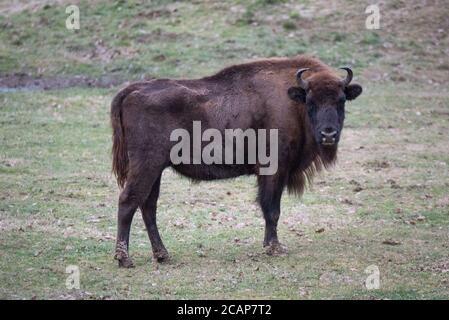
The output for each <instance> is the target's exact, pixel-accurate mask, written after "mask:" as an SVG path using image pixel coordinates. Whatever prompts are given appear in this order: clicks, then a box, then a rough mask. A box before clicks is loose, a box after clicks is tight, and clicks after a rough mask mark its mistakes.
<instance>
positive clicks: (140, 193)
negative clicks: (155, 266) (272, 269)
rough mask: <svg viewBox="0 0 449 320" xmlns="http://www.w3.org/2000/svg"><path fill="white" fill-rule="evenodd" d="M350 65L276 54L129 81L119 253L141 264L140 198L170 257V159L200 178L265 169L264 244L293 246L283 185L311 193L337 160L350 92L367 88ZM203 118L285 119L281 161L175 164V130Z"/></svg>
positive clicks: (121, 112) (122, 108) (219, 123)
mask: <svg viewBox="0 0 449 320" xmlns="http://www.w3.org/2000/svg"><path fill="white" fill-rule="evenodd" d="M301 69H302V70H301ZM298 70H299V72H298ZM345 70H346V71H347V73H348V75H347V77H346V78H345V79H341V78H340V77H339V76H337V75H336V74H335V73H334V71H333V70H332V69H331V68H330V67H328V66H327V65H325V64H324V63H322V62H321V61H319V60H318V59H315V58H311V57H307V56H297V57H294V58H272V59H265V60H259V61H254V62H250V63H246V64H241V65H234V66H231V67H228V68H226V69H223V70H222V71H220V72H218V73H217V74H215V75H213V76H210V77H205V78H201V79H196V80H170V79H157V80H152V81H145V82H137V83H133V84H131V85H129V86H128V87H126V88H124V89H123V90H121V91H120V92H119V93H118V94H117V95H116V96H115V98H114V99H113V101H112V104H111V124H112V129H113V136H112V138H113V147H112V153H113V163H112V167H113V172H114V173H115V175H116V176H117V182H118V184H119V186H120V187H121V188H123V190H122V192H121V194H120V197H119V208H118V228H117V246H116V254H115V258H116V259H117V260H118V262H119V266H121V267H132V266H133V263H132V261H131V259H130V258H129V254H128V251H129V250H128V249H129V248H128V247H129V234H130V227H131V221H132V219H133V216H134V214H135V212H136V210H137V208H140V210H141V211H142V217H143V220H144V222H145V226H146V228H147V231H148V236H149V238H150V242H151V245H152V250H153V256H154V258H155V259H156V260H157V261H164V260H166V259H167V258H168V252H167V250H166V248H165V246H164V244H163V242H162V240H161V237H160V235H159V231H158V228H157V225H156V208H157V199H158V197H159V188H160V182H161V174H162V171H163V170H164V169H165V168H167V167H171V168H173V169H174V170H175V171H177V172H179V173H180V174H182V175H184V176H186V177H189V178H190V179H193V180H195V181H198V180H214V179H225V178H232V177H237V176H241V175H253V174H254V175H257V183H258V196H257V199H258V202H259V204H260V206H261V208H262V212H263V216H264V219H265V237H264V246H265V247H267V253H269V254H275V253H279V252H283V247H282V246H281V245H280V243H279V241H278V236H277V224H278V220H279V216H280V203H281V196H282V193H283V191H284V189H285V187H288V190H289V191H290V192H294V193H297V194H298V195H300V194H302V192H303V191H304V188H305V186H306V185H307V183H310V182H311V180H312V178H313V176H314V174H315V172H317V171H320V170H321V169H322V168H323V167H325V168H327V167H329V166H331V165H332V164H333V163H334V161H335V159H336V154H337V144H338V140H339V137H340V133H341V130H342V128H343V120H344V103H345V100H353V99H355V98H356V97H357V96H358V95H360V93H361V92H362V88H361V87H360V86H359V85H357V84H350V82H351V79H352V71H351V70H350V69H349V68H346V69H345ZM194 121H201V124H202V130H206V129H208V128H214V129H217V130H219V131H220V132H221V133H223V132H224V131H225V129H242V130H243V131H245V130H247V129H254V130H258V129H265V130H270V129H277V130H278V133H279V134H278V157H277V158H278V170H277V171H276V173H275V174H273V175H261V174H259V169H260V164H258V163H256V164H250V163H244V164H209V165H206V164H184V163H181V164H176V165H175V164H173V163H172V162H171V161H170V150H171V147H172V146H173V144H174V142H173V141H170V134H171V132H172V131H173V130H175V129H179V128H182V129H185V130H187V131H188V132H189V133H190V134H192V124H193V122H194ZM324 142H325V143H324ZM245 159H248V157H247V156H246V155H245ZM190 163H192V162H190Z"/></svg>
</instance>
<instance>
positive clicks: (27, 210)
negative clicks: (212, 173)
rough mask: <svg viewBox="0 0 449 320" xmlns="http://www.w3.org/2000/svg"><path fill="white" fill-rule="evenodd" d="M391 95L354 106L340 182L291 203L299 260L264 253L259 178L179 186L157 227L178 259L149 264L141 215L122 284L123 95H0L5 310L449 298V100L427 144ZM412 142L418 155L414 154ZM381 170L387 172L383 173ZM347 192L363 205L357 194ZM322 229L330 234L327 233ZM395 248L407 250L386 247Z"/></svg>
mask: <svg viewBox="0 0 449 320" xmlns="http://www.w3.org/2000/svg"><path fill="white" fill-rule="evenodd" d="M396 89H399V88H396ZM394 91H395V89H394V88H387V87H383V86H380V87H379V86H378V87H372V88H370V89H369V90H368V92H367V94H366V95H365V96H363V97H361V98H360V100H358V101H357V102H354V103H352V104H349V105H348V110H349V111H350V113H349V115H348V119H347V120H348V121H347V124H348V128H346V129H345V131H344V136H343V141H342V146H341V150H340V160H339V164H338V166H337V168H335V169H334V170H332V172H328V173H325V174H323V175H321V176H320V177H318V179H316V183H315V185H314V187H313V189H312V190H310V191H308V192H306V194H305V195H304V197H303V198H302V199H298V198H296V197H293V196H285V197H284V199H283V213H282V216H281V223H280V237H281V240H282V241H283V242H284V243H285V244H286V245H287V246H288V247H289V254H288V255H287V256H281V257H269V256H267V255H265V253H264V250H263V248H262V245H261V240H262V237H263V223H262V218H261V216H260V212H259V209H258V208H257V206H256V204H255V202H254V198H255V179H254V178H238V179H235V180H230V181H223V182H210V183H200V184H190V182H188V180H186V179H182V178H180V177H179V176H178V175H176V174H174V173H172V172H171V171H167V172H165V173H164V177H163V181H162V193H161V197H160V201H159V225H160V230H161V234H162V236H163V238H164V241H165V243H166V246H167V247H168V249H169V251H170V253H171V254H172V260H171V262H170V263H169V264H164V265H159V266H157V265H155V263H154V262H152V261H151V258H150V245H149V241H148V239H147V235H146V232H145V229H144V226H143V223H142V221H141V220H142V219H141V218H140V216H139V214H137V215H136V217H135V220H134V223H133V229H132V236H131V255H132V257H133V258H134V260H135V263H136V268H135V269H133V270H122V269H118V268H117V266H116V263H115V261H113V259H112V255H113V249H114V238H115V228H116V225H115V223H116V221H115V211H116V201H117V195H118V190H117V187H116V185H115V181H114V179H113V178H112V176H111V174H110V147H111V145H110V129H109V123H108V111H109V101H110V98H111V96H112V92H113V91H108V90H92V89H85V90H81V89H70V90H63V91H49V92H27V93H23V92H21V93H7V94H2V95H0V101H1V105H2V108H1V119H2V126H1V129H0V133H1V139H2V140H1V148H0V159H1V161H0V181H1V185H2V188H1V204H0V216H1V221H0V222H1V229H2V230H1V233H0V243H1V246H2V250H1V260H0V268H1V270H2V273H1V279H0V281H1V282H2V287H1V290H0V297H2V298H33V297H35V298H39V299H41V298H69V297H72V298H86V299H101V298H139V299H140V298H154V299H166V298H194V299H200V298H288V299H310V298H345V299H353V298H354V299H365V298H366V299H371V298H373V299H377V298H389V299H412V298H448V294H447V292H448V290H447V273H446V272H447V270H446V269H444V268H445V266H447V259H448V256H447V246H446V244H447V234H448V230H449V229H448V228H449V215H448V199H447V193H446V190H447V188H448V181H449V179H448V178H449V174H448V171H447V168H446V166H447V163H445V164H443V161H445V160H447V156H446V155H447V151H448V150H447V145H445V144H444V141H443V140H441V139H438V138H439V135H438V132H439V131H440V130H443V129H444V123H445V119H442V118H435V117H434V116H433V114H434V113H435V112H436V111H438V110H440V108H442V107H443V106H444V105H445V104H446V103H447V102H449V97H446V96H444V97H434V98H432V100H431V101H432V104H431V105H427V103H428V99H427V98H419V97H415V103H416V104H417V105H419V106H420V107H421V108H422V109H423V113H422V115H421V116H420V117H421V118H422V121H423V122H424V123H428V122H432V125H431V127H429V128H427V129H428V130H425V131H420V130H419V129H420V127H421V125H422V124H421V122H419V121H411V124H410V123H409V122H408V120H415V117H416V113H414V112H407V111H406V110H404V105H408V107H409V108H412V106H410V105H409V104H408V101H409V100H410V95H413V92H414V91H413V90H411V91H409V92H408V93H407V95H403V96H399V97H397V96H393V95H392V93H393V92H394ZM379 101H384V102H385V104H383V103H380V104H379ZM375 106H377V109H375V112H379V113H382V114H383V117H382V121H380V122H378V123H377V124H376V125H374V124H373V122H372V119H373V117H371V118H370V117H366V115H365V113H366V111H367V110H372V109H374V107H375ZM387 109H388V112H386V110H387ZM373 112H374V110H373ZM372 115H374V114H372ZM398 117H402V118H403V120H404V121H403V122H398V121H397V120H396V119H397V118H398ZM379 126H386V127H388V126H394V128H390V129H379ZM388 130H390V131H391V132H394V134H392V133H391V132H389V131H388ZM373 137H374V139H375V140H374V141H373V140H372V139H373ZM405 138H407V139H409V140H411V141H414V143H413V148H412V149H411V150H409V149H408V148H407V146H404V145H403V144H402V141H403V140H404V139H405ZM427 141H433V145H431V146H429V145H427ZM401 145H402V148H400V146H401ZM359 146H364V148H363V149H359V148H358V147H359ZM395 146H396V147H395ZM429 153H430V154H432V158H430V159H428V158H425V157H424V156H425V155H428V154H429ZM379 159H382V161H386V162H387V163H388V164H389V165H388V166H386V167H382V166H380V167H379V166H378V162H376V161H375V160H379ZM388 179H394V180H395V183H396V184H397V186H398V187H395V188H392V187H391V183H390V182H387V181H388ZM351 180H355V181H357V182H358V183H359V184H360V185H361V186H362V188H363V190H362V191H360V192H357V193H356V192H354V191H353V188H354V185H353V184H352V183H351ZM418 215H419V216H423V217H424V220H419V221H418V220H416V217H417V216H418ZM410 221H415V222H414V224H412V223H410ZM320 228H324V229H325V231H324V232H322V233H316V230H318V229H320ZM387 239H394V240H396V241H399V242H400V245H398V246H389V245H385V244H382V242H383V241H384V240H387ZM445 263H446V264H445ZM71 264H74V265H77V266H79V268H80V272H81V289H80V290H68V289H66V288H65V279H66V277H67V276H68V274H66V273H65V268H66V267H67V266H68V265H71ZM372 264H374V265H377V266H378V267H379V269H380V275H381V288H380V289H379V290H370V291H368V290H366V289H365V287H364V285H363V283H364V280H365V278H366V277H367V274H365V272H364V271H365V269H366V268H367V267H368V266H369V265H372Z"/></svg>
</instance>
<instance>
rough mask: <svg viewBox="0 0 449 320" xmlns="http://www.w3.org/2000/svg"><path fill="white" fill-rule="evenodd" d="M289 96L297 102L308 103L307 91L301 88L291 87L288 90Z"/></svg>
mask: <svg viewBox="0 0 449 320" xmlns="http://www.w3.org/2000/svg"><path fill="white" fill-rule="evenodd" d="M288 96H289V97H290V99H292V100H293V101H296V102H302V103H306V91H305V90H304V89H302V88H299V87H291V88H289V89H288Z"/></svg>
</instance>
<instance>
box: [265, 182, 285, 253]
mask: <svg viewBox="0 0 449 320" xmlns="http://www.w3.org/2000/svg"><path fill="white" fill-rule="evenodd" d="M284 185H285V183H284V180H283V179H282V177H281V176H280V175H279V174H276V175H274V176H259V194H258V201H259V204H260V206H261V208H262V212H263V216H264V219H265V237H264V242H263V245H264V247H266V248H267V250H266V252H267V254H269V255H275V254H282V253H286V252H287V250H286V247H285V246H283V245H281V244H280V243H279V240H278V234H277V226H278V221H279V216H280V214H281V197H282V191H283V190H284Z"/></svg>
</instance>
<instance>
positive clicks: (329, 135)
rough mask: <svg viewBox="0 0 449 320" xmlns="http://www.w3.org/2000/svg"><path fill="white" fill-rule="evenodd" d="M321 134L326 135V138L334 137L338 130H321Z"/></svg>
mask: <svg viewBox="0 0 449 320" xmlns="http://www.w3.org/2000/svg"><path fill="white" fill-rule="evenodd" d="M321 134H322V135H323V136H324V137H326V138H333V137H335V136H336V135H337V131H336V130H327V129H326V131H321Z"/></svg>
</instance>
